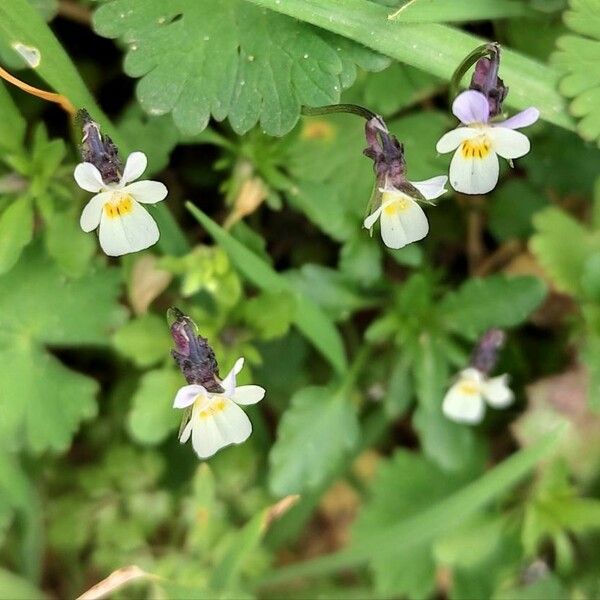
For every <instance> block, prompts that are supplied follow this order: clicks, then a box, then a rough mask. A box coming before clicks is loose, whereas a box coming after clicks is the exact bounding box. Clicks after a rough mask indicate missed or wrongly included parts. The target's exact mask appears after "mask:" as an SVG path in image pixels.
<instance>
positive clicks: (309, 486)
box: [269, 387, 359, 496]
mask: <svg viewBox="0 0 600 600" xmlns="http://www.w3.org/2000/svg"><path fill="white" fill-rule="evenodd" d="M358 433H359V427H358V419H357V417H356V408H355V406H353V405H352V403H351V402H350V401H349V399H348V398H347V397H345V395H343V394H342V393H340V392H336V391H335V390H333V389H331V388H329V387H308V388H305V389H303V390H301V391H299V392H297V393H296V394H295V395H294V396H293V397H292V400H291V406H290V407H289V408H288V410H287V411H286V412H285V413H284V415H283V417H282V419H281V422H280V424H279V428H278V434H277V441H276V442H275V444H274V446H273V448H272V449H271V453H270V455H269V462H270V465H271V470H270V474H269V484H270V487H271V490H272V491H273V493H274V494H276V495H278V496H286V495H288V494H297V493H300V492H304V491H308V490H314V489H316V488H317V487H319V486H320V485H322V484H323V483H325V482H326V481H327V478H328V477H329V476H331V474H332V473H334V472H335V470H336V467H337V466H338V464H339V461H340V460H342V458H343V457H344V456H345V455H346V453H347V452H348V451H350V450H351V449H352V448H353V446H354V444H355V443H356V441H357V439H358Z"/></svg>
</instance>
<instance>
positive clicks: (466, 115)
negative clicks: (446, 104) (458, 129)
mask: <svg viewBox="0 0 600 600" xmlns="http://www.w3.org/2000/svg"><path fill="white" fill-rule="evenodd" d="M452 112H453V113H454V115H455V116H456V117H457V118H458V119H460V120H461V122H462V123H464V124H465V125H470V124H471V123H487V122H488V119H489V118H490V105H489V104H488V101H487V98H486V97H485V96H484V95H483V94H482V93H481V92H476V91H475V90H467V91H466V92H463V93H462V94H459V95H458V96H457V97H456V99H455V100H454V102H453V104H452Z"/></svg>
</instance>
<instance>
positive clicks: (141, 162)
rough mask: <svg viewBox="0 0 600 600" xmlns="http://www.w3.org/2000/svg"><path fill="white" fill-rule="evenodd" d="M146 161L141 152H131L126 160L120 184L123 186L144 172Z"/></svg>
mask: <svg viewBox="0 0 600 600" xmlns="http://www.w3.org/2000/svg"><path fill="white" fill-rule="evenodd" d="M147 165H148V159H147V158H146V155H145V154H144V153H143V152H132V153H131V154H130V155H129V157H128V158H127V162H126V163H125V169H124V170H123V176H122V177H121V181H120V183H121V184H122V185H125V184H127V183H129V182H130V181H135V180H136V179H137V178H138V177H140V176H141V174H142V173H143V172H144V171H145V170H146V166H147Z"/></svg>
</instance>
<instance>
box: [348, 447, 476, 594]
mask: <svg viewBox="0 0 600 600" xmlns="http://www.w3.org/2000/svg"><path fill="white" fill-rule="evenodd" d="M469 479H472V474H465V473H459V474H456V473H453V474H452V475H447V474H445V473H444V472H443V471H442V470H440V469H439V467H437V466H435V465H434V464H432V463H431V462H429V461H427V460H426V459H425V458H423V457H422V456H419V455H417V454H414V453H411V452H408V451H406V450H398V451H397V452H396V453H395V454H394V456H393V457H392V459H391V460H389V461H385V462H384V463H383V464H382V465H381V466H380V467H379V469H378V472H377V476H376V478H375V481H374V482H373V484H372V486H371V497H370V500H369V502H368V503H367V504H366V505H365V507H364V508H363V510H362V511H361V513H360V514H359V517H358V519H357V521H356V524H355V526H354V531H353V545H354V546H361V545H362V544H364V543H369V541H370V539H372V537H373V535H376V534H378V533H381V532H384V531H386V530H387V529H389V528H390V527H393V526H395V525H397V524H398V523H399V522H402V521H403V520H405V519H408V518H410V517H412V516H414V515H416V514H418V513H419V512H420V511H422V510H424V509H427V508H429V507H430V506H432V505H434V504H435V503H436V502H439V501H441V500H443V499H444V498H446V497H447V496H448V495H450V494H452V493H453V492H455V491H456V490H458V489H459V488H460V487H461V486H462V485H464V484H465V483H466V482H467V481H468V480H469ZM370 565H371V569H372V570H373V572H374V576H375V586H376V589H377V591H378V592H379V593H380V594H382V595H394V596H408V597H410V598H413V597H416V598H426V597H429V596H430V595H431V594H432V593H433V591H434V590H435V573H436V566H435V563H434V561H433V556H432V549H431V541H430V540H424V542H422V543H419V544H416V545H414V546H411V547H405V546H404V544H403V543H399V544H398V545H397V547H396V548H395V549H394V550H393V551H392V552H390V551H389V550H387V551H384V552H379V551H377V550H375V551H374V553H373V556H372V557H371V559H370ZM395 565H402V568H396V567H395Z"/></svg>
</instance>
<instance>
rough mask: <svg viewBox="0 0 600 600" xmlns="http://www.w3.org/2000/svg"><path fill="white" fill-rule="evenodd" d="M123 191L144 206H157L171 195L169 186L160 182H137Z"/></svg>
mask: <svg viewBox="0 0 600 600" xmlns="http://www.w3.org/2000/svg"><path fill="white" fill-rule="evenodd" d="M123 191H124V192H127V193H128V194H130V195H131V196H132V197H133V198H134V199H135V200H137V201H138V202H141V203H142V204H156V203H157V202H160V201H161V200H164V199H165V198H166V197H167V194H168V193H169V192H168V190H167V186H166V185H165V184H164V183H161V182H160V181H136V182H135V183H131V184H129V185H127V186H125V187H124V188H123Z"/></svg>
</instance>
